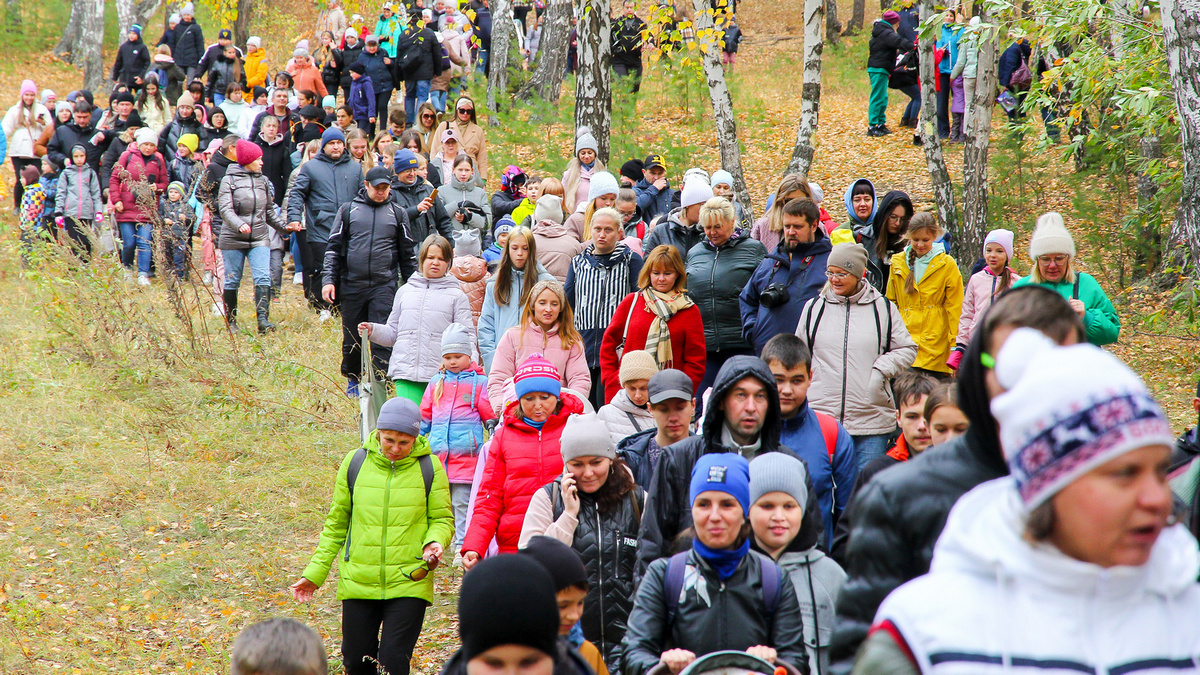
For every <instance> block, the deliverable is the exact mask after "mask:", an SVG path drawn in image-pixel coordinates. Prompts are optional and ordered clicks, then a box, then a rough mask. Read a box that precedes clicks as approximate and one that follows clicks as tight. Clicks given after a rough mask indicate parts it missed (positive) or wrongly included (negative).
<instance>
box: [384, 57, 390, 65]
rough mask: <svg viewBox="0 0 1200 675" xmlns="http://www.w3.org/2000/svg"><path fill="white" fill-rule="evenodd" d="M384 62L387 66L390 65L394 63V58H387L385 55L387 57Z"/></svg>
mask: <svg viewBox="0 0 1200 675" xmlns="http://www.w3.org/2000/svg"><path fill="white" fill-rule="evenodd" d="M383 64H384V65H385V66H390V65H392V60H391V59H389V58H387V57H386V56H385V57H384V58H383Z"/></svg>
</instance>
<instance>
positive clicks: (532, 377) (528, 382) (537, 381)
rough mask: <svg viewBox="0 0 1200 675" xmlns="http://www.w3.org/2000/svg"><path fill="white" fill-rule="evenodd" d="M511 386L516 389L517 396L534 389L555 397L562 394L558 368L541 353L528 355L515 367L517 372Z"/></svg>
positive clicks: (531, 391)
mask: <svg viewBox="0 0 1200 675" xmlns="http://www.w3.org/2000/svg"><path fill="white" fill-rule="evenodd" d="M513 388H514V389H516V391H517V398H520V397H522V396H524V395H526V394H529V393H533V392H535V391H541V392H546V393H547V394H551V395H553V396H556V397H557V396H560V395H562V382H561V380H560V378H559V374H558V368H555V367H554V364H553V363H550V362H549V361H547V360H546V359H545V358H544V357H543V356H542V355H541V354H532V355H530V357H529V358H527V359H525V362H524V363H522V364H521V365H520V366H518V367H517V372H516V373H515V374H514V375H513Z"/></svg>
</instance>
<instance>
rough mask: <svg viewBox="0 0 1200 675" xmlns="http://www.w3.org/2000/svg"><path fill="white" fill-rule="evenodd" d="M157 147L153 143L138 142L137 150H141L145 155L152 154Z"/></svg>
mask: <svg viewBox="0 0 1200 675" xmlns="http://www.w3.org/2000/svg"><path fill="white" fill-rule="evenodd" d="M157 149H158V146H157V145H155V144H154V143H138V150H141V151H142V154H143V155H146V156H147V157H149V156H150V155H153V154H154V151H155V150H157Z"/></svg>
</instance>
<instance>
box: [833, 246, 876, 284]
mask: <svg viewBox="0 0 1200 675" xmlns="http://www.w3.org/2000/svg"><path fill="white" fill-rule="evenodd" d="M825 266H826V267H827V268H828V267H840V268H842V269H844V270H846V271H847V272H849V273H850V274H852V275H854V277H855V278H856V279H861V278H862V275H863V273H864V272H866V271H867V249H865V248H863V246H862V244H852V243H850V242H844V243H841V244H838V245H837V246H834V247H833V250H832V251H830V252H829V259H828V262H826V263H825Z"/></svg>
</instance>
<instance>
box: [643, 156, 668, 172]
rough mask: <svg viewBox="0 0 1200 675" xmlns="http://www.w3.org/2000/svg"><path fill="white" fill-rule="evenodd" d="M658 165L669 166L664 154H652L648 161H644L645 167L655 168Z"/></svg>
mask: <svg viewBox="0 0 1200 675" xmlns="http://www.w3.org/2000/svg"><path fill="white" fill-rule="evenodd" d="M656 166H657V167H662V168H664V169H665V168H667V160H665V159H663V156H662V155H650V156H649V157H647V158H646V161H644V162H642V168H643V169H653V168H654V167H656Z"/></svg>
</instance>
